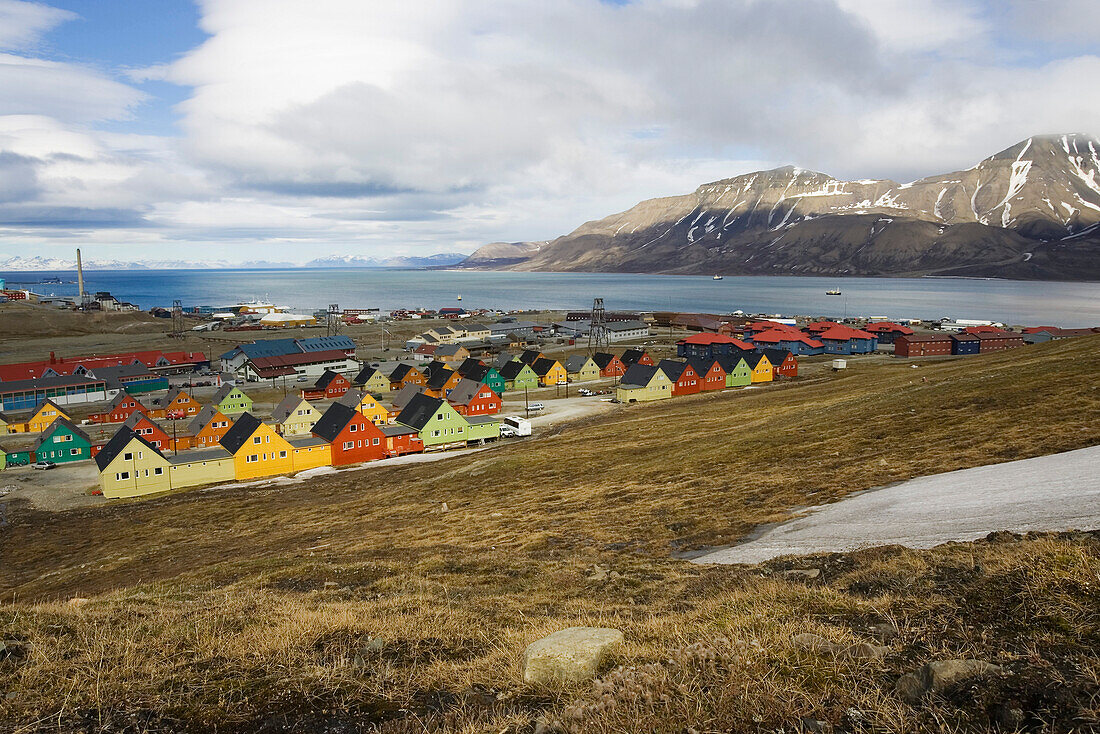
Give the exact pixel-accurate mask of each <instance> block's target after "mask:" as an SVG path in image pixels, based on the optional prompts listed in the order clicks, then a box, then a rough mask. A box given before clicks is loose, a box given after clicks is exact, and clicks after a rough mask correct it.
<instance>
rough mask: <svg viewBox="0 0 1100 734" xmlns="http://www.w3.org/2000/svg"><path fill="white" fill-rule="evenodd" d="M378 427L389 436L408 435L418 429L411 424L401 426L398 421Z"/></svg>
mask: <svg viewBox="0 0 1100 734" xmlns="http://www.w3.org/2000/svg"><path fill="white" fill-rule="evenodd" d="M378 428H379V429H380V430H381V431H382V433H384V434H385V435H387V436H408V435H410V434H415V433H416V429H415V428H412V427H411V426H401V425H397V424H396V423H392V424H389V425H385V426H378Z"/></svg>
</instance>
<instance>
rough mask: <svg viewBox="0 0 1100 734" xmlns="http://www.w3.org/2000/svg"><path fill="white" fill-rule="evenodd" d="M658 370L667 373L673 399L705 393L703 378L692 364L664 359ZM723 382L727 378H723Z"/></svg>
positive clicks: (658, 365)
mask: <svg viewBox="0 0 1100 734" xmlns="http://www.w3.org/2000/svg"><path fill="white" fill-rule="evenodd" d="M657 369H659V370H661V372H664V373H665V376H666V377H667V378H668V379H669V380H671V381H672V397H674V398H675V397H679V396H681V395H694V394H695V393H698V392H702V391H703V377H702V375H700V374H699V372H698V371H697V370H696V369H695V368H694V367H692V366H691V363H690V362H677V361H676V360H675V359H662V360H661V361H660V362H659V363H658V364H657ZM722 379H723V382H724V381H725V377H724V376H723V378H722Z"/></svg>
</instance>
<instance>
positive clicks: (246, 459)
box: [244, 454, 260, 464]
mask: <svg viewBox="0 0 1100 734" xmlns="http://www.w3.org/2000/svg"><path fill="white" fill-rule="evenodd" d="M259 460H260V457H259V456H257V455H256V454H249V455H248V456H246V457H244V462H245V463H246V464H253V463H255V462H257V461H259Z"/></svg>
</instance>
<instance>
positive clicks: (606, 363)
mask: <svg viewBox="0 0 1100 734" xmlns="http://www.w3.org/2000/svg"><path fill="white" fill-rule="evenodd" d="M592 361H593V362H595V363H596V366H597V367H599V368H600V377H622V376H623V375H624V374H626V365H624V364H623V361H622V360H621V359H619V358H618V357H617V356H615V355H614V354H608V353H607V352H596V353H595V354H593V355H592Z"/></svg>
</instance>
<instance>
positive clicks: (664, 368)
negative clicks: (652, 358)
mask: <svg viewBox="0 0 1100 734" xmlns="http://www.w3.org/2000/svg"><path fill="white" fill-rule="evenodd" d="M687 366H688V363H687V362H680V361H677V360H675V359H662V360H661V361H660V362H658V363H657V369H659V370H660V371H661V372H664V373H665V377H667V378H668V379H670V380H672V381H673V382H676V381H677V380H679V379H680V375H682V374H683V372H684V369H685V368H687Z"/></svg>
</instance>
